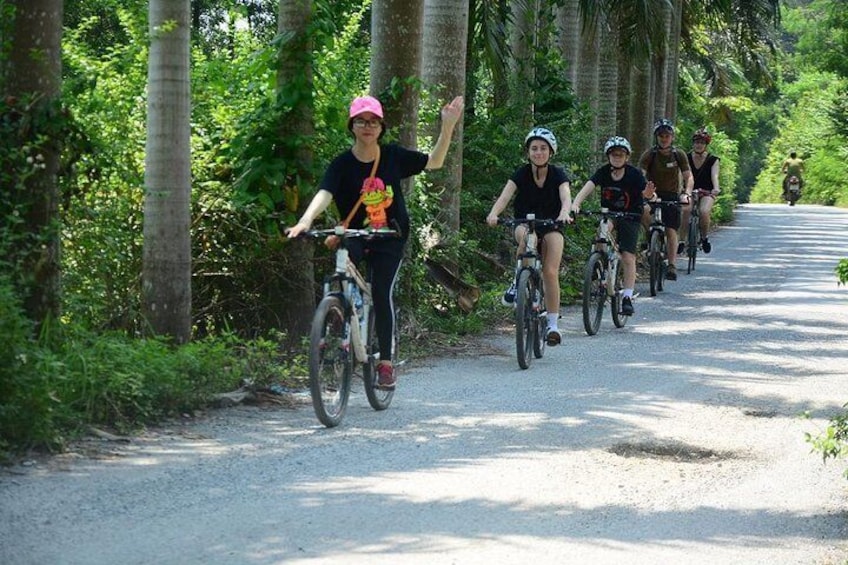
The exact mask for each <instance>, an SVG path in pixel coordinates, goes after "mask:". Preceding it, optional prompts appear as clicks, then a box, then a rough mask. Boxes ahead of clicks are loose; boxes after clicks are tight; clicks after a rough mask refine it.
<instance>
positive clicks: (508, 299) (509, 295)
mask: <svg viewBox="0 0 848 565" xmlns="http://www.w3.org/2000/svg"><path fill="white" fill-rule="evenodd" d="M516 291H517V289H516V288H515V283H512V284H511V285H509V288H508V289H507V290H506V292H504V293H503V296H502V297H501V304H503V305H504V306H513V305H515V293H516Z"/></svg>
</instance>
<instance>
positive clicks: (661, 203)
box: [648, 200, 681, 210]
mask: <svg viewBox="0 0 848 565" xmlns="http://www.w3.org/2000/svg"><path fill="white" fill-rule="evenodd" d="M648 205H649V206H650V207H651V210H654V209H656V208H680V205H681V203H680V201H679V200H648Z"/></svg>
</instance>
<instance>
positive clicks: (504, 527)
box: [0, 206, 848, 565]
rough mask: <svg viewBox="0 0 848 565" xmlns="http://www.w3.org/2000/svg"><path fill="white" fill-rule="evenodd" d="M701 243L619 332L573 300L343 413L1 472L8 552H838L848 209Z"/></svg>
mask: <svg viewBox="0 0 848 565" xmlns="http://www.w3.org/2000/svg"><path fill="white" fill-rule="evenodd" d="M711 240H712V242H713V246H714V248H713V252H712V253H711V254H710V255H708V256H703V255H702V256H701V261H700V262H699V264H698V267H697V270H696V271H695V274H692V275H685V274H681V275H680V280H678V281H677V282H671V283H668V285H667V287H666V291H665V292H664V293H662V294H661V295H660V296H658V297H657V298H649V297H647V290H646V289H644V288H640V289H638V290H640V291H642V293H643V296H641V297H639V298H638V299H637V301H636V303H635V306H636V316H635V317H634V318H633V319H632V320H631V321H630V322H629V323H628V325H627V326H626V327H625V328H624V329H620V330H617V329H615V328H614V327H613V325H612V323H611V321H610V318H609V316H608V315H606V316H605V318H604V321H603V323H602V326H601V330H600V332H599V334H598V335H596V336H594V337H588V336H587V335H586V334H585V333H584V332H583V329H582V321H581V318H580V313H579V310H578V309H576V308H567V309H565V310H564V311H563V315H564V318H563V320H562V322H563V324H562V327H563V328H564V330H565V332H564V339H563V344H562V345H561V346H559V347H557V348H552V349H548V350H547V352H546V354H545V357H544V358H543V359H540V360H536V361H535V362H534V364H533V365H532V366H531V368H530V369H529V370H527V371H521V370H520V369H518V366H517V363H516V361H515V356H514V345H513V338H512V336H511V335H510V334H509V333H504V332H497V331H494V332H493V333H492V335H491V337H490V338H489V339H487V340H486V342H485V343H484V344H483V345H481V347H480V349H479V351H478V352H476V354H475V355H473V356H462V357H452V358H442V359H437V360H433V361H432V362H431V363H430V364H427V365H426V366H425V365H423V364H419V365H417V366H413V367H410V368H409V369H407V370H406V372H405V374H404V375H403V376H402V380H401V382H400V385H399V389H398V392H397V394H396V396H395V402H394V404H393V405H392V407H391V408H390V409H389V410H388V411H386V412H382V413H377V412H374V411H372V410H371V409H370V408H369V407H368V403H367V401H366V400H365V398H364V395H363V394H361V392H360V393H359V394H357V395H356V396H355V397H354V398H353V399H352V401H351V405H350V406H349V409H348V413H347V416H346V419H345V422H344V424H343V425H342V426H341V427H340V428H337V429H333V430H326V429H324V428H322V427H321V426H320V425H318V423H317V420H316V419H315V417H314V415H313V414H312V411H311V407H310V406H308V405H303V406H300V407H298V408H296V409H279V408H277V409H259V408H245V407H240V408H234V409H228V410H222V411H216V412H213V413H210V414H209V415H208V417H207V418H204V419H203V420H202V421H200V422H196V423H191V424H186V425H182V426H180V425H174V426H172V427H171V428H170V429H167V430H159V431H156V432H153V431H152V432H150V433H149V434H146V435H144V436H142V437H140V438H138V439H134V440H133V441H132V442H130V443H128V444H114V447H112V448H111V450H112V452H113V453H112V455H111V456H109V457H105V458H102V459H90V458H85V457H73V456H65V457H62V458H57V459H55V460H53V461H52V462H51V463H50V464H45V463H39V464H37V465H31V466H28V467H16V468H12V469H6V470H2V471H0V563H3V564H6V565H23V564H39V565H41V564H87V565H88V564H104V565H105V564H109V565H112V564H118V563H120V564H124V565H129V564H157V565H159V564H187V563H204V564H272V563H310V564H312V563H345V564H347V563H362V564H369V565H373V564H382V563H386V564H388V563H392V564H398V563H400V564H428V565H431V564H442V563H444V564H448V563H456V564H468V563H474V564H476V563H480V564H484V563H485V564H493V563H521V564H526V563H532V564H534V565H540V564H545V563H592V564H604V563H616V564H619V563H645V564H647V563H651V564H656V563H705V564H706V563H709V564H717V563H744V564H751V563H768V564H775V563H781V564H782V563H809V564H825V563H843V562H845V560H846V559H848V542H846V530H847V528H846V524H848V522H846V514H845V503H846V485H848V481H846V479H845V478H843V477H842V475H841V474H842V472H843V470H844V469H845V467H846V464H845V462H844V461H836V462H834V461H831V462H828V463H827V464H825V463H823V462H822V461H821V460H820V457H819V456H818V455H816V454H812V453H811V452H810V446H809V445H808V444H807V443H805V441H804V432H812V433H816V432H817V431H818V430H820V429H822V428H823V427H824V426H825V424H826V419H827V417H828V416H829V415H831V414H833V413H835V412H837V411H838V410H839V408H840V406H841V405H842V404H843V403H844V402H846V401H848V386H846V384H848V383H847V382H846V367H848V337H846V335H847V334H848V289H846V288H844V287H842V288H838V287H837V284H836V279H835V277H834V275H833V268H834V266H835V265H836V262H837V261H838V259H839V258H840V257H844V256H848V212H846V211H843V210H834V209H831V208H821V207H814V206H797V207H794V208H789V207H788V206H745V207H742V208H740V209H739V210H738V212H737V217H736V221H735V222H734V224H733V225H731V226H728V227H723V228H721V229H720V230H718V231H717V232H716V233H715V234H714V235H713V237H712V238H711ZM680 264H683V263H682V261H681V263H680ZM576 268H579V266H578V267H576ZM683 272H684V273H685V269H684V271H683ZM805 411H808V412H809V413H810V415H811V418H810V419H803V418H800V417H799V414H801V413H802V412H805ZM110 445H111V444H110Z"/></svg>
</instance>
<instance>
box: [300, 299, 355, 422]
mask: <svg viewBox="0 0 848 565" xmlns="http://www.w3.org/2000/svg"><path fill="white" fill-rule="evenodd" d="M348 334H349V326H348V320H347V316H345V309H344V304H342V301H341V299H340V298H339V297H337V296H326V297H324V299H323V300H321V302H320V303H319V304H318V308H317V310H316V311H315V318H314V319H313V320H312V332H311V333H310V336H309V391H310V393H311V394H312V407H313V408H314V409H315V415H316V416H318V420H320V421H321V423H322V424H324V425H325V426H327V427H328V428H333V427H335V426H338V425H339V424H340V423H341V421H342V417H343V416H344V412H345V409H346V408H347V400H348V397H349V396H350V378H351V373H352V372H353V359H352V352H351V351H350V342H349V340H348Z"/></svg>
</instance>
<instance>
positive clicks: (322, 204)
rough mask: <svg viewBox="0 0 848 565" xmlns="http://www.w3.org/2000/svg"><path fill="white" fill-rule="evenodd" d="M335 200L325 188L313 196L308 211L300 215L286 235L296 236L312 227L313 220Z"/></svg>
mask: <svg viewBox="0 0 848 565" xmlns="http://www.w3.org/2000/svg"><path fill="white" fill-rule="evenodd" d="M332 201H333V195H332V194H330V192H328V191H326V190H324V189H323V188H322V189H321V190H319V191H318V192H317V193H316V194H315V196H313V197H312V202H310V203H309V206H308V207H307V208H306V212H304V213H303V216H301V217H300V220H298V221H297V223H296V224H295V225H293V226H292V227H290V228H288V229H287V230H286V235H288V236H289V238H295V237H297V236H299V235H300V234H302V233H303V232H305V231H306V230H308V229H309V228H310V227H312V222H314V221H315V218H317V217H318V215H319V214H321V212H323V211H324V210H326V209H327V206H329V205H330V202H332Z"/></svg>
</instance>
